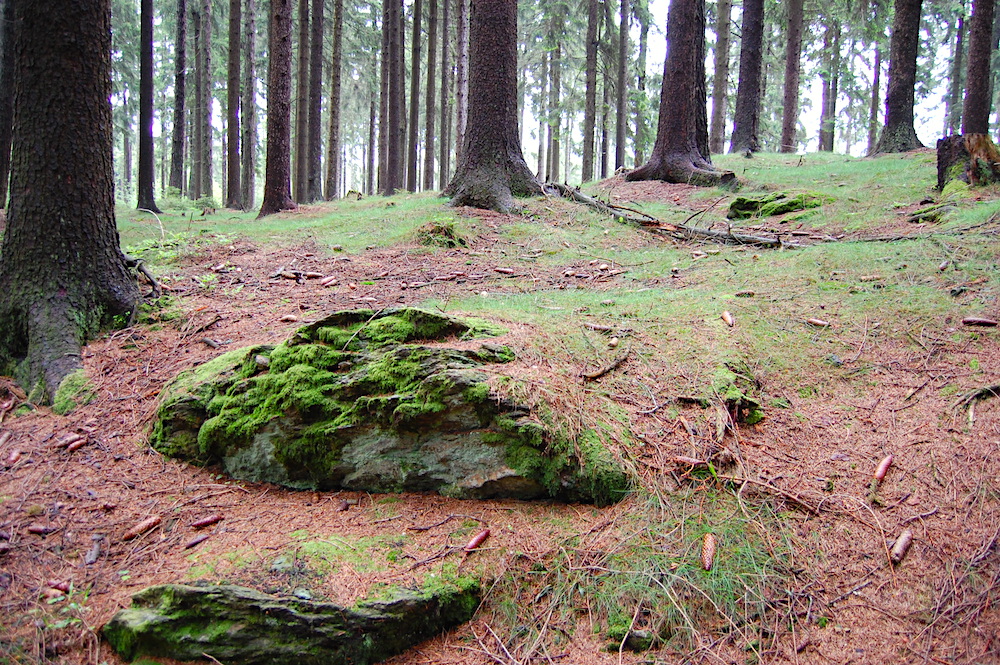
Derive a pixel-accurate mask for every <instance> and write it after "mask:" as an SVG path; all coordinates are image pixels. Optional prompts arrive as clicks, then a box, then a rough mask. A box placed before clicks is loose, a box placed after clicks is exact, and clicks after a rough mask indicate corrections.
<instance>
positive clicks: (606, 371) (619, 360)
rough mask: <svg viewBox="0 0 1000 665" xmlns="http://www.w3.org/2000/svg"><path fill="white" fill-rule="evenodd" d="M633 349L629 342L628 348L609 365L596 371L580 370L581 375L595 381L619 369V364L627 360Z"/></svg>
mask: <svg viewBox="0 0 1000 665" xmlns="http://www.w3.org/2000/svg"><path fill="white" fill-rule="evenodd" d="M631 350H632V345H631V344H629V346H628V348H626V349H625V350H624V351H623V352H622V353H620V354H619V355H618V357H617V358H615V359H614V360H613V361H611V364H610V365H607V366H606V367H603V368H601V369H599V370H597V371H596V372H580V376H582V377H583V378H584V379H586V380H588V381H594V380H596V379H599V378H601V377H602V376H604V375H605V374H609V373H611V372H613V371H615V370H616V369H618V367H619V366H621V364H622V363H623V362H625V360H626V359H627V358H628V355H629V352H630V351H631Z"/></svg>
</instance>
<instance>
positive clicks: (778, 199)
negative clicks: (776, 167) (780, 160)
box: [726, 192, 833, 219]
mask: <svg viewBox="0 0 1000 665" xmlns="http://www.w3.org/2000/svg"><path fill="white" fill-rule="evenodd" d="M832 202H833V199H832V198H831V197H829V196H823V195H822V194H812V193H808V192H800V193H798V194H788V193H786V192H774V193H771V194H767V195H766V196H737V197H736V198H735V199H733V202H732V203H731V204H730V205H729V212H728V213H727V214H726V217H728V218H729V219H750V218H752V217H769V216H771V215H783V214H785V213H789V212H796V211H799V210H808V209H809V208H818V207H820V206H821V205H823V204H824V203H832Z"/></svg>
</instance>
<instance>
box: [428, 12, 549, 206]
mask: <svg viewBox="0 0 1000 665" xmlns="http://www.w3.org/2000/svg"><path fill="white" fill-rule="evenodd" d="M470 32H471V35H470V42H471V49H470V54H469V64H470V68H471V72H470V73H471V79H472V82H471V85H470V86H469V90H470V92H471V96H470V98H469V125H468V133H467V134H466V137H465V148H464V149H463V150H462V152H461V157H460V158H459V162H458V166H457V168H456V170H455V177H454V179H452V181H451V184H449V185H448V189H447V190H446V191H445V194H446V195H448V196H451V197H452V201H451V205H455V206H462V205H468V206H473V207H476V208H486V209H490V210H497V211H500V212H508V211H510V210H511V209H513V207H514V198H513V197H514V196H527V195H531V194H539V193H541V191H542V188H541V184H540V183H539V182H538V181H537V180H536V179H535V177H534V176H533V175H532V173H531V170H530V169H529V168H528V165H527V164H526V163H525V162H524V156H523V155H522V154H521V137H520V134H519V133H518V130H517V1H516V0H472V11H471V17H470Z"/></svg>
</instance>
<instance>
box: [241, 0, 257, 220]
mask: <svg viewBox="0 0 1000 665" xmlns="http://www.w3.org/2000/svg"><path fill="white" fill-rule="evenodd" d="M245 1H246V3H247V4H246V12H244V24H245V25H244V29H243V32H244V36H243V101H242V103H241V104H240V110H241V111H242V112H243V124H242V127H241V132H240V149H241V152H242V156H243V167H242V169H241V171H242V172H241V174H240V175H241V176H242V178H241V180H240V200H241V202H242V203H243V209H244V210H250V209H252V208H253V207H254V197H255V195H256V189H257V65H256V59H257V27H256V14H257V0H245Z"/></svg>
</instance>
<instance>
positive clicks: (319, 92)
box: [306, 0, 324, 202]
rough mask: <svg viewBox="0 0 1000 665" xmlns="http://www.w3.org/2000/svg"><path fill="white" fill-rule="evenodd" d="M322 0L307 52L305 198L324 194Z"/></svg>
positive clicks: (314, 12)
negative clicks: (307, 121) (307, 107)
mask: <svg viewBox="0 0 1000 665" xmlns="http://www.w3.org/2000/svg"><path fill="white" fill-rule="evenodd" d="M323 4H324V2H323V0H313V3H312V23H311V26H310V30H311V43H310V50H311V51H312V52H311V53H310V54H309V136H308V144H309V147H308V154H307V159H306V178H307V181H306V200H308V201H310V202H312V201H319V200H321V199H322V198H323V121H322V113H323Z"/></svg>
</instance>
